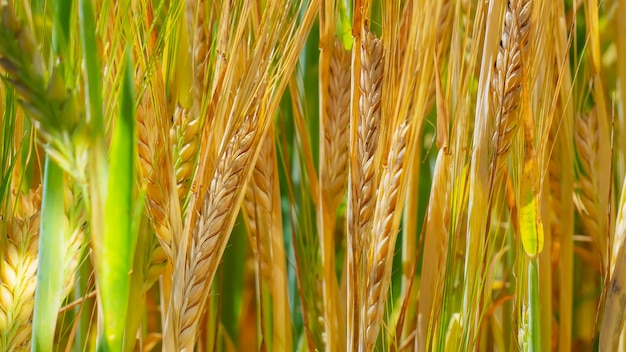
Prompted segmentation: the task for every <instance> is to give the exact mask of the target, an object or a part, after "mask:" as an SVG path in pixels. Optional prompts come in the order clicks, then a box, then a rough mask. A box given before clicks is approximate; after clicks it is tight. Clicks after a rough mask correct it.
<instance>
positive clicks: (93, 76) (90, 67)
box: [78, 0, 104, 134]
mask: <svg viewBox="0 0 626 352" xmlns="http://www.w3.org/2000/svg"><path fill="white" fill-rule="evenodd" d="M78 13H79V20H80V21H79V22H80V34H81V40H82V47H83V56H84V60H85V76H86V77H85V82H86V86H85V100H86V102H85V103H86V105H87V121H88V122H89V123H91V125H92V132H93V133H97V134H100V133H101V134H104V131H103V129H102V92H101V90H102V83H101V77H100V65H99V63H98V48H97V47H96V26H95V20H94V15H93V8H92V4H91V0H80V2H79V11H78Z"/></svg>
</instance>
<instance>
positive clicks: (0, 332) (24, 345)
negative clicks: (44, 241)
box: [0, 188, 41, 351]
mask: <svg viewBox="0 0 626 352" xmlns="http://www.w3.org/2000/svg"><path fill="white" fill-rule="evenodd" d="M20 200H21V202H20V203H21V209H20V211H19V212H18V213H19V215H17V216H15V217H13V218H12V219H8V220H9V221H7V222H6V225H7V237H6V242H5V246H4V248H3V250H2V257H1V258H2V259H1V260H0V346H2V348H3V349H4V350H6V351H29V350H30V337H31V330H32V318H33V307H34V299H35V286H36V276H37V255H38V252H39V251H38V244H39V225H40V221H39V208H40V204H41V188H39V189H38V190H37V191H34V192H33V193H31V194H30V195H29V196H21V197H20Z"/></svg>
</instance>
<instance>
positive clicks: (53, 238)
mask: <svg viewBox="0 0 626 352" xmlns="http://www.w3.org/2000/svg"><path fill="white" fill-rule="evenodd" d="M63 212H64V206H63V170H62V169H61V168H60V167H59V166H58V165H57V164H56V163H55V162H54V161H52V160H50V157H49V156H46V164H45V169H44V180H43V195H42V204H41V228H40V236H39V259H38V263H37V266H38V270H37V287H36V290H35V310H34V317H33V331H32V351H52V350H53V346H54V332H55V327H56V321H57V316H58V312H59V309H60V308H61V303H62V300H63V282H64V279H65V278H64V277H63V275H59V273H63V264H64V263H65V258H66V255H67V253H66V252H67V243H66V236H65V235H66V228H67V224H66V221H65V219H66V217H65V214H64V213H63Z"/></svg>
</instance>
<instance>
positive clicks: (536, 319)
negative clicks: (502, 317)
mask: <svg viewBox="0 0 626 352" xmlns="http://www.w3.org/2000/svg"><path fill="white" fill-rule="evenodd" d="M540 321H541V311H540V309H539V273H538V268H537V258H530V260H529V262H528V328H529V335H530V336H529V339H528V341H527V342H528V345H527V346H526V351H530V352H533V351H541V326H540Z"/></svg>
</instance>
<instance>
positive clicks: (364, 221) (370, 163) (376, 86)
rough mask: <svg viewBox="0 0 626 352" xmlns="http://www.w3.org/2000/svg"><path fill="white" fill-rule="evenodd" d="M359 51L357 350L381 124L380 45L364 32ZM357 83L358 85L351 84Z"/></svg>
mask: <svg viewBox="0 0 626 352" xmlns="http://www.w3.org/2000/svg"><path fill="white" fill-rule="evenodd" d="M358 50H359V52H358V53H354V54H353V55H360V61H361V72H360V77H359V82H358V85H359V86H358V87H359V97H358V99H359V101H358V112H357V116H356V125H351V127H350V128H351V129H356V131H353V132H351V136H352V138H354V140H351V141H350V155H351V165H350V178H349V196H348V207H349V209H348V219H347V222H348V243H349V248H348V251H349V252H350V253H349V256H350V260H349V261H350V262H349V263H348V265H349V273H348V338H349V339H350V340H351V341H350V343H351V346H355V347H356V342H355V341H354V340H355V339H357V338H358V336H359V335H361V334H362V332H359V331H357V329H358V327H359V326H361V321H362V318H361V317H360V315H361V312H360V310H361V307H362V306H363V304H364V296H365V288H364V287H365V281H366V280H364V276H365V275H366V272H365V267H364V262H363V257H364V249H365V248H367V246H368V242H369V236H370V233H371V231H372V221H373V215H374V208H375V204H376V203H375V201H376V199H375V197H376V194H375V189H376V187H377V185H378V181H377V172H376V166H377V165H376V162H375V160H376V158H375V157H376V151H377V148H378V135H379V124H380V114H381V110H380V105H381V96H382V78H383V46H382V43H381V42H380V40H378V39H377V38H376V37H375V36H374V35H373V34H372V33H370V32H366V34H365V35H364V36H363V38H362V43H361V47H360V48H358ZM352 83H353V84H356V83H357V82H352Z"/></svg>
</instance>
